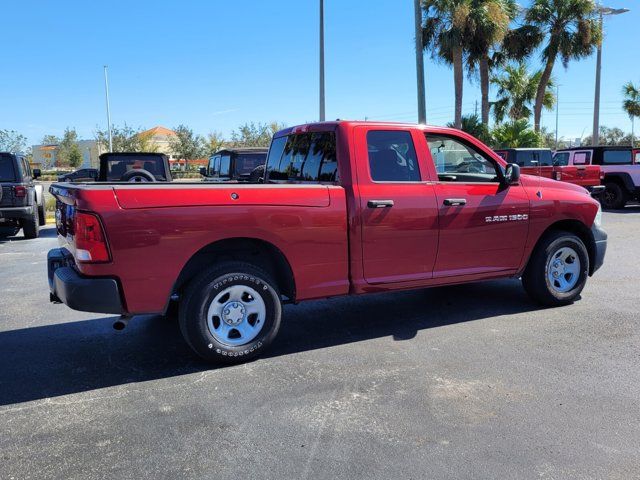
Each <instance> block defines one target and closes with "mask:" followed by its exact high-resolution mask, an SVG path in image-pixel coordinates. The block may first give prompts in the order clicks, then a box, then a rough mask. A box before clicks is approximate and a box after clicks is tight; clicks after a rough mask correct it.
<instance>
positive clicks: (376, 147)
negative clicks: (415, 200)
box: [367, 130, 421, 182]
mask: <svg viewBox="0 0 640 480" xmlns="http://www.w3.org/2000/svg"><path fill="white" fill-rule="evenodd" d="M367 151H368V155H369V170H370V172H371V180H373V181H374V182H419V181H420V180H421V178H420V170H419V169H418V160H417V156H416V150H415V148H414V146H413V140H412V138H411V132H408V131H403V130H388V131H386V130H385V131H383V130H371V131H369V132H368V133H367Z"/></svg>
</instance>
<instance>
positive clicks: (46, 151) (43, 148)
mask: <svg viewBox="0 0 640 480" xmlns="http://www.w3.org/2000/svg"><path fill="white" fill-rule="evenodd" d="M78 147H80V152H81V153H82V165H80V167H78V168H98V165H99V164H100V160H99V158H98V157H99V156H100V154H101V153H104V151H105V150H104V149H103V148H102V146H101V145H100V144H99V143H98V142H97V141H95V140H79V141H78ZM31 150H32V152H33V160H32V163H33V164H35V165H38V166H39V167H40V168H42V169H43V170H49V169H52V168H56V167H57V166H58V163H57V162H58V158H57V157H58V145H33V146H32V147H31Z"/></svg>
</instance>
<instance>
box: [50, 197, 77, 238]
mask: <svg viewBox="0 0 640 480" xmlns="http://www.w3.org/2000/svg"><path fill="white" fill-rule="evenodd" d="M49 192H50V193H51V195H53V196H54V197H55V199H56V212H55V217H56V231H57V232H58V235H59V236H60V237H62V238H68V237H69V236H71V237H72V236H73V219H74V216H75V211H76V205H75V200H76V199H75V191H74V189H72V188H65V187H62V186H58V185H56V184H53V185H51V187H49Z"/></svg>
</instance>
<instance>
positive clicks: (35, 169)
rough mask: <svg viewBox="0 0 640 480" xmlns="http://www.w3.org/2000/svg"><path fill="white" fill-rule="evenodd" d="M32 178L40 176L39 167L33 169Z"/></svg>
mask: <svg viewBox="0 0 640 480" xmlns="http://www.w3.org/2000/svg"><path fill="white" fill-rule="evenodd" d="M32 173H33V178H40V177H41V176H42V171H41V170H40V169H39V168H34V169H33V172H32Z"/></svg>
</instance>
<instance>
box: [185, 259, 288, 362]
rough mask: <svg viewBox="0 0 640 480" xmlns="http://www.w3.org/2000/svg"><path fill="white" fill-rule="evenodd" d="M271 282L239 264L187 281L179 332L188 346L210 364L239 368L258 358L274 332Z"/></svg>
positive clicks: (275, 301)
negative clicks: (237, 366)
mask: <svg viewBox="0 0 640 480" xmlns="http://www.w3.org/2000/svg"><path fill="white" fill-rule="evenodd" d="M281 317H282V304H281V301H280V295H279V293H278V289H277V286H276V284H275V282H273V280H272V279H271V278H270V277H269V275H268V274H267V273H266V272H264V271H262V270H261V269H259V268H257V267H255V266H253V265H250V264H247V263H243V262H226V263H223V264H221V265H218V266H214V267H211V268H209V269H207V270H205V271H204V272H202V273H201V274H200V275H198V276H197V277H196V278H195V279H194V280H192V281H191V282H190V283H189V285H188V287H187V289H186V292H185V296H184V299H183V301H182V302H181V303H180V314H179V323H180V330H181V331H182V335H183V336H184V338H185V340H186V342H187V343H188V344H189V346H190V347H191V348H192V349H193V350H194V351H195V352H196V353H197V354H198V355H200V356H201V357H202V358H204V359H205V360H208V361H212V362H224V363H242V362H244V361H247V360H248V359H250V358H252V357H255V356H256V355H259V354H260V353H261V352H262V351H263V350H264V349H265V348H266V347H267V346H268V345H269V344H270V343H271V342H272V341H273V339H274V338H275V336H276V335H277V333H278V329H279V328H280V319H281Z"/></svg>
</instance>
